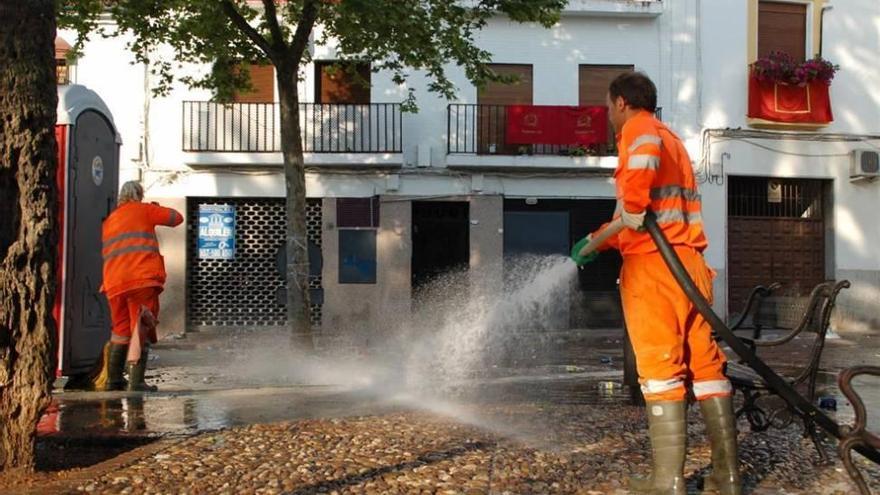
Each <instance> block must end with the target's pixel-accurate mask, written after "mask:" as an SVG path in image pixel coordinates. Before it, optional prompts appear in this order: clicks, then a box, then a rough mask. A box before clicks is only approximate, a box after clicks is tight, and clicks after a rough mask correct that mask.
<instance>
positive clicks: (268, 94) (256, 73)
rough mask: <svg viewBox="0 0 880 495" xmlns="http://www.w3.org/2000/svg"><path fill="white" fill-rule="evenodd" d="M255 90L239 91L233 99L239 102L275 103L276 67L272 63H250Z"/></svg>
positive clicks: (249, 67)
mask: <svg viewBox="0 0 880 495" xmlns="http://www.w3.org/2000/svg"><path fill="white" fill-rule="evenodd" d="M248 70H249V71H250V76H251V86H252V87H253V91H242V92H237V93H235V95H233V101H235V102H238V103H273V102H274V101H275V67H274V66H273V65H271V64H250V65H248Z"/></svg>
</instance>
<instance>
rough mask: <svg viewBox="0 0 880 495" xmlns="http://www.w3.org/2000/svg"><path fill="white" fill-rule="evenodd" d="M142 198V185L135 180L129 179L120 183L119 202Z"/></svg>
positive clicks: (137, 200)
mask: <svg viewBox="0 0 880 495" xmlns="http://www.w3.org/2000/svg"><path fill="white" fill-rule="evenodd" d="M143 200H144V187H143V186H141V183H140V182H138V181H136V180H130V181H128V182H126V183H125V184H123V185H122V189H120V190H119V200H118V201H117V202H118V203H119V204H123V203H129V202H132V201H136V202H141V201H143Z"/></svg>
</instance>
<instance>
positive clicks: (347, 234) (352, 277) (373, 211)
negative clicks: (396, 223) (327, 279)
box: [336, 196, 379, 284]
mask: <svg viewBox="0 0 880 495" xmlns="http://www.w3.org/2000/svg"><path fill="white" fill-rule="evenodd" d="M336 227H337V230H338V232H339V283H340V284H375V283H376V234H377V231H378V228H379V198H378V197H377V196H374V197H372V198H337V199H336Z"/></svg>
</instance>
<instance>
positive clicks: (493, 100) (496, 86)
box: [477, 64, 532, 105]
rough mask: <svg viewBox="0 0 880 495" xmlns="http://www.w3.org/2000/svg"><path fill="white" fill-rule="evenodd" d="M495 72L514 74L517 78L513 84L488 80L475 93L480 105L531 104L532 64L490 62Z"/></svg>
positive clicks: (507, 74) (506, 74) (505, 74)
mask: <svg viewBox="0 0 880 495" xmlns="http://www.w3.org/2000/svg"><path fill="white" fill-rule="evenodd" d="M489 67H490V68H491V69H492V70H493V71H495V73H496V74H500V75H504V76H515V77H517V78H518V79H519V80H518V81H517V82H515V83H513V84H503V83H499V82H489V83H487V84H486V85H485V86H484V87H483V88H481V89H480V91H479V93H478V94H477V103H479V104H481V105H531V104H532V66H531V65H524V64H490V65H489Z"/></svg>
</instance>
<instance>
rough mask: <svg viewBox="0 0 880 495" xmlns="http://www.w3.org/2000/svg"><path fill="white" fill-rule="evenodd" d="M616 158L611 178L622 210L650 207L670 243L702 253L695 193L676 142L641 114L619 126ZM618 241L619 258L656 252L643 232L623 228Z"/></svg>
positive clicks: (681, 146)
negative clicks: (612, 177) (623, 208)
mask: <svg viewBox="0 0 880 495" xmlns="http://www.w3.org/2000/svg"><path fill="white" fill-rule="evenodd" d="M619 153H620V163H619V165H618V167H617V170H616V171H615V173H614V176H615V178H616V183H617V190H618V194H617V197H618V200H621V201H622V202H623V204H622V206H623V207H625V208H626V209H627V211H633V212H637V211H644V210H645V209H646V208H650V209H651V210H652V211H653V212H654V213H655V214H656V215H657V222H658V223H659V224H660V226H661V228H662V229H663V232H664V234H666V237H667V238H668V239H669V240H670V242H671V243H672V244H674V245H683V246H690V247H693V248H694V249H697V250H699V251H703V250H704V249H705V248H706V246H707V241H706V236H705V234H704V233H703V220H702V215H701V201H700V194H699V192H698V191H697V184H696V180H695V178H694V172H693V167H692V165H691V160H690V157H689V156H688V152H687V150H686V149H685V147H684V143H682V141H681V139H679V138H678V136H677V135H676V134H675V133H674V132H672V131H671V130H670V129H669V128H668V127H666V125H664V124H663V123H662V122H660V121H659V120H657V119H656V118H655V117H654V116H653V115H652V114H650V113H649V112H644V111H643V112H640V113H639V114H638V115H636V116H634V117H632V118H631V119H629V120H628V121H627V122H626V123H625V124H624V126H623V129H622V130H621V137H620V141H619ZM618 241H619V248H620V252H621V253H622V254H623V255H627V254H640V253H649V252H654V251H656V250H657V247H656V246H655V244H654V242H653V241H652V240H651V237H650V236H649V235H648V234H647V233H646V232H644V231H635V230H631V229H625V230H623V231H622V232H621V233H620V234H619V237H618Z"/></svg>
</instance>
